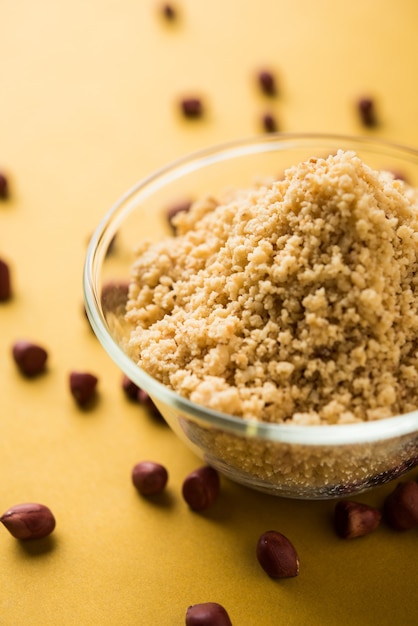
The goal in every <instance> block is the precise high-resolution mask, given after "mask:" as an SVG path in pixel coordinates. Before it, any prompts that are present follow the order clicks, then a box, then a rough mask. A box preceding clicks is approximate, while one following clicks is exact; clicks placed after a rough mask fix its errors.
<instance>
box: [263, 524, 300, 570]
mask: <svg viewBox="0 0 418 626" xmlns="http://www.w3.org/2000/svg"><path fill="white" fill-rule="evenodd" d="M256 554H257V559H258V562H259V563H260V565H261V567H262V568H263V570H264V571H265V572H266V574H268V576H270V578H292V577H294V576H297V575H298V574H299V557H298V555H297V552H296V550H295V547H294V546H293V544H292V543H291V541H289V539H288V538H287V537H285V536H284V535H282V533H279V532H278V531H276V530H268V531H267V532H265V533H263V534H262V535H261V537H260V538H259V540H258V543H257V549H256Z"/></svg>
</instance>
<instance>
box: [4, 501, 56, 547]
mask: <svg viewBox="0 0 418 626" xmlns="http://www.w3.org/2000/svg"><path fill="white" fill-rule="evenodd" d="M0 522H2V523H3V524H4V526H5V527H6V528H7V530H8V531H9V532H10V534H11V535H13V537H15V538H16V539H42V537H46V536H47V535H49V534H50V533H52V531H53V530H54V528H55V517H54V516H53V514H52V512H51V511H50V509H49V508H48V507H47V506H45V505H43V504H37V503H35V502H28V503H24V504H16V505H15V506H12V507H11V508H10V509H9V510H8V511H6V512H5V513H3V515H2V516H1V517H0Z"/></svg>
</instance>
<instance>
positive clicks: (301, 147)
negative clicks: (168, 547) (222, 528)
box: [84, 134, 418, 499]
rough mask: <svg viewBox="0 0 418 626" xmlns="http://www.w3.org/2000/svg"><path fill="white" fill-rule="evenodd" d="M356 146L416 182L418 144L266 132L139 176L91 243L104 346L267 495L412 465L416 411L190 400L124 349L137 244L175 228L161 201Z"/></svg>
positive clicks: (241, 183)
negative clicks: (296, 419)
mask: <svg viewBox="0 0 418 626" xmlns="http://www.w3.org/2000/svg"><path fill="white" fill-rule="evenodd" d="M340 148H341V149H344V150H353V151H355V152H356V153H357V155H358V156H359V157H360V158H361V159H362V160H363V161H365V162H366V163H367V164H368V165H370V166H371V167H373V168H376V169H386V170H392V171H393V172H397V173H399V174H400V175H402V176H405V177H406V179H407V180H408V181H409V182H410V183H411V184H412V185H414V186H417V187H418V151H415V150H413V149H409V148H406V147H402V146H397V145H393V144H389V143H385V142H382V141H378V140H375V139H372V138H356V137H344V136H325V135H317V134H308V135H303V136H302V135H290V134H271V135H270V134H269V135H266V136H262V137H256V138H251V139H247V140H240V141H236V142H231V143H228V144H225V145H222V146H216V147H213V148H209V149H206V150H202V151H200V152H197V153H194V154H192V155H190V156H186V157H185V158H182V159H179V160H177V161H175V162H174V163H171V164H169V165H167V166H166V167H163V168H162V169H160V170H159V171H157V172H156V173H154V174H152V175H151V176H149V177H147V178H145V179H144V180H141V181H140V182H139V183H138V184H137V185H135V186H134V187H133V188H132V189H131V190H130V191H128V192H127V193H126V194H125V195H124V196H123V197H122V198H121V199H120V200H119V201H118V202H117V203H116V204H115V205H114V206H113V207H112V208H111V209H110V211H109V212H108V213H107V215H105V216H104V218H103V219H102V221H101V222H100V224H99V225H98V227H97V229H96V230H95V232H94V234H93V236H92V238H91V241H90V244H89V248H88V251H87V257H86V261H85V269H84V293H85V305H86V311H87V315H88V317H89V320H90V323H91V325H92V328H93V330H94V332H95V333H96V335H97V337H98V339H99V340H100V342H101V344H102V345H103V347H104V349H105V351H106V352H107V353H108V355H109V356H110V358H111V359H113V361H114V362H115V363H116V364H117V365H118V367H119V368H120V369H121V370H122V371H123V372H124V373H125V374H126V375H127V376H128V377H129V378H130V379H131V380H132V381H133V382H135V383H136V384H137V385H138V386H139V387H140V388H142V389H144V390H145V391H147V392H148V394H149V395H150V396H151V398H152V400H153V401H154V403H155V404H156V406H157V408H158V409H159V411H160V412H161V414H162V415H163V417H164V418H165V420H166V421H167V422H168V424H169V426H170V427H171V428H172V430H173V431H174V432H175V433H176V434H177V435H178V436H179V437H180V438H181V439H182V440H183V441H184V442H185V443H186V444H187V445H188V446H189V447H190V448H191V449H192V450H193V451H194V452H195V453H196V454H197V455H198V456H199V457H200V458H201V459H202V460H204V461H206V462H207V463H209V464H210V465H212V466H213V467H215V468H216V469H218V470H219V471H220V472H221V473H222V474H224V475H225V476H227V477H229V478H230V479H232V480H234V481H237V482H238V483H241V484H243V485H246V486H248V487H251V488H254V489H257V490H260V491H263V492H267V493H269V494H274V495H279V496H285V497H291V498H303V499H326V498H334V497H341V496H343V495H347V494H352V493H356V492H360V491H364V490H366V489H369V488H371V487H374V486H377V485H382V484H384V483H386V482H388V481H390V480H392V479H394V478H396V477H398V476H400V475H402V474H403V473H405V472H406V471H408V470H409V469H412V468H413V467H415V466H416V465H417V464H418V411H414V412H411V413H408V414H405V415H399V416H395V417H390V418H386V419H381V420H378V421H371V422H364V423H360V424H359V423H355V424H344V425H324V426H309V425H308V426H306V425H305V426H302V425H287V424H273V423H263V422H260V421H256V420H249V419H242V418H240V417H234V416H232V415H227V414H223V413H219V412H217V411H214V410H210V409H208V408H205V407H204V406H200V405H197V404H194V403H192V402H190V401H189V400H187V399H185V398H183V397H181V396H180V395H178V394H177V393H175V392H174V391H172V390H171V389H169V388H168V387H166V386H164V385H162V384H161V383H160V382H158V381H157V380H155V379H154V378H152V377H151V376H149V375H148V374H147V373H146V372H145V371H143V370H142V369H140V368H139V367H138V366H137V365H136V364H135V363H134V362H133V361H132V360H131V359H130V358H129V356H128V355H127V353H126V351H125V349H124V345H125V340H126V322H125V320H124V312H125V303H126V297H127V284H128V281H129V277H130V270H131V265H132V263H133V260H134V250H135V248H136V247H137V245H138V243H139V242H140V241H141V240H143V239H151V240H153V241H156V240H157V239H159V238H161V237H163V236H166V235H170V234H172V231H171V228H170V225H169V222H168V220H167V208H168V207H170V206H173V205H174V204H175V203H177V202H178V203H180V202H184V201H189V200H192V199H195V198H198V197H200V196H203V195H205V194H207V193H209V194H216V193H217V192H219V191H223V190H224V189H225V188H228V187H248V186H250V185H251V184H252V183H253V182H254V179H255V178H257V177H265V176H269V177H271V176H276V177H277V176H278V175H279V174H280V173H281V172H282V171H283V170H284V169H286V168H287V167H289V166H291V165H296V164H298V163H299V162H301V161H303V160H305V159H307V158H309V157H312V156H317V157H322V156H327V155H328V154H331V153H335V152H336V151H337V150H338V149H340Z"/></svg>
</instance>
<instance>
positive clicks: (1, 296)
mask: <svg viewBox="0 0 418 626" xmlns="http://www.w3.org/2000/svg"><path fill="white" fill-rule="evenodd" d="M11 295H12V286H11V279H10V268H9V265H8V263H6V261H4V260H3V259H0V302H4V301H5V300H9V299H10V297H11Z"/></svg>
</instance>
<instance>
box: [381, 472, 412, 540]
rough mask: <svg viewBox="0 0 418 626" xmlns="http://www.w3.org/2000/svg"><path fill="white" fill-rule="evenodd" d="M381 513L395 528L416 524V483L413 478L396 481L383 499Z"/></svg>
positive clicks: (400, 528) (401, 529) (402, 528)
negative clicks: (392, 488) (394, 485)
mask: <svg viewBox="0 0 418 626" xmlns="http://www.w3.org/2000/svg"><path fill="white" fill-rule="evenodd" d="M383 514H384V518H385V520H386V522H387V523H388V524H389V526H391V527H392V528H394V529H395V530H400V531H404V530H410V529H411V528H414V527H415V526H418V483H416V482H414V481H413V480H409V481H406V482H401V483H398V484H397V485H396V487H395V488H394V490H393V491H392V492H391V493H390V494H389V495H388V496H387V497H386V499H385V502H384V505H383Z"/></svg>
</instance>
